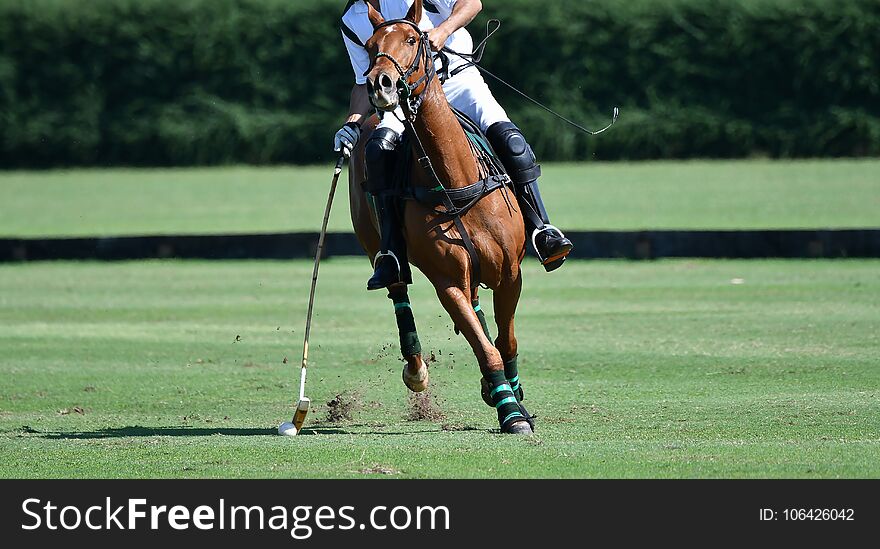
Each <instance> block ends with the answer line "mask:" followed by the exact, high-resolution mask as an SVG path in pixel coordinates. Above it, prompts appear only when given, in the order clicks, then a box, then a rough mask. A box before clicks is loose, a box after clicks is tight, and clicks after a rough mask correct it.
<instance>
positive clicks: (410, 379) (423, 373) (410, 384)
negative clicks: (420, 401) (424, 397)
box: [403, 360, 431, 393]
mask: <svg viewBox="0 0 880 549" xmlns="http://www.w3.org/2000/svg"><path fill="white" fill-rule="evenodd" d="M430 380H431V376H430V375H428V365H427V364H425V361H424V360H423V361H422V367H421V368H419V370H418V372H416V374H415V375H411V374H410V373H409V367H408V366H404V367H403V384H404V385H406V386H407V388H409V390H410V391H412V392H414V393H421V392H422V391H424V390H425V389H427V388H428V382H429V381H430Z"/></svg>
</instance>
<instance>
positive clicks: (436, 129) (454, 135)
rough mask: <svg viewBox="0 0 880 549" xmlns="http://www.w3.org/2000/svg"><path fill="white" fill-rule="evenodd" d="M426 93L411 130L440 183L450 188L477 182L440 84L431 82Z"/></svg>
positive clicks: (465, 143) (466, 144)
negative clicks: (429, 160) (416, 135)
mask: <svg viewBox="0 0 880 549" xmlns="http://www.w3.org/2000/svg"><path fill="white" fill-rule="evenodd" d="M425 93H426V94H427V95H425V100H424V102H423V103H422V105H421V107H420V108H419V114H418V116H417V117H416V120H415V122H414V123H413V127H414V128H415V131H416V133H417V134H418V136H419V140H420V141H421V142H422V146H423V147H424V149H425V154H426V155H427V156H428V158H430V159H431V163H432V164H433V166H434V172H436V174H437V177H438V178H439V179H440V183H442V184H443V186H444V187H446V188H450V189H455V188H459V187H465V186H467V185H470V184H472V183H476V182H477V181H478V180H479V168H478V167H477V162H476V160H475V159H474V155H473V154H472V152H471V147H470V143H469V141H468V138H467V136H466V135H465V133H464V130H462V128H461V124H459V122H458V118H457V117H456V116H455V113H453V112H452V109H451V108H450V107H449V103H448V102H447V101H446V95H444V94H443V89H442V88H441V87H440V83H439V82H438V81H437V80H436V79H435V80H433V81H432V82H431V84H430V87H429V89H428V90H426V91H425Z"/></svg>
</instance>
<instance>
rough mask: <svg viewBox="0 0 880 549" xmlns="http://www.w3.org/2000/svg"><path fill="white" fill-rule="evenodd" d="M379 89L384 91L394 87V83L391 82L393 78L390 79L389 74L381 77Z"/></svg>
mask: <svg viewBox="0 0 880 549" xmlns="http://www.w3.org/2000/svg"><path fill="white" fill-rule="evenodd" d="M379 87H381V88H382V89H383V90H390V89H391V88H392V87H394V82H392V81H391V78H389V77H388V75H387V74H383V75H382V76H380V77H379Z"/></svg>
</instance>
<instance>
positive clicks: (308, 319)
mask: <svg viewBox="0 0 880 549" xmlns="http://www.w3.org/2000/svg"><path fill="white" fill-rule="evenodd" d="M344 162H345V157H344V156H340V157H339V160H337V161H336V169H335V170H334V171H333V183H332V184H331V185H330V196H328V197H327V207H326V208H325V209H324V223H323V224H322V225H321V235H320V236H319V237H318V251H317V252H316V253H315V268H314V270H313V271H312V289H311V291H310V292H309V312H308V314H307V315H306V335H305V340H304V342H303V357H302V371H301V373H300V378H299V399H300V400H302V399H303V397H304V396H305V390H306V367H307V366H308V361H309V334H310V333H311V331H312V309H313V308H314V306H315V288H316V286H317V284H318V267H320V265H321V255H322V254H323V252H324V237H325V236H326V235H327V222H328V221H329V220H330V207H331V206H332V205H333V195H335V194H336V184H337V183H338V182H339V174H340V173H342V164H343V163H344Z"/></svg>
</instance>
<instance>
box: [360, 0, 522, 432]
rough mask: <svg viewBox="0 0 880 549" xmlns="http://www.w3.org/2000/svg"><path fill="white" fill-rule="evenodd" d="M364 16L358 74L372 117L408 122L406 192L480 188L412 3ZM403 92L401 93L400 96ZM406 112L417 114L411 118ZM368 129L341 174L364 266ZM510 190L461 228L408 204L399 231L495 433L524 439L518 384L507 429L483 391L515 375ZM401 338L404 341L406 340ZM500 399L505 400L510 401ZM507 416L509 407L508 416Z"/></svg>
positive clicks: (404, 333)
mask: <svg viewBox="0 0 880 549" xmlns="http://www.w3.org/2000/svg"><path fill="white" fill-rule="evenodd" d="M367 4H368V5H369V2H367ZM369 17H370V21H371V22H372V23H373V27H374V29H375V33H374V34H373V36H372V38H371V39H370V40H369V41H368V42H367V44H366V48H367V50H368V52H369V54H370V60H371V63H372V65H371V67H372V68H371V70H370V71H369V72H368V73H367V75H366V76H367V82H368V90H369V93H370V100H371V102H372V103H373V105H374V106H375V107H376V108H377V110H380V111H385V112H386V113H387V114H385V116H393V113H392V112H391V111H393V110H394V109H395V108H397V107H398V106H400V107H401V108H402V110H403V113H404V115H405V116H406V118H407V121H408V122H409V125H408V131H414V132H415V133H416V136H417V138H418V139H411V142H412V143H413V149H414V151H413V153H414V158H413V160H414V161H413V166H412V169H411V172H410V173H411V179H412V181H411V182H410V185H412V186H414V187H426V188H431V187H434V186H435V181H436V180H439V181H440V182H442V185H443V187H445V188H446V189H458V188H462V187H466V186H468V185H471V184H472V183H475V182H477V181H478V180H480V179H481V171H480V167H479V165H478V162H477V160H476V159H475V157H474V154H473V152H472V150H471V145H470V142H469V139H468V137H467V136H466V134H465V132H464V130H463V129H462V127H461V125H460V124H459V122H458V120H457V118H456V116H455V114H454V113H453V111H452V110H451V108H450V106H449V104H448V102H447V100H446V96H445V95H444V93H443V89H442V87H441V84H440V82H439V80H438V78H436V77H434V76H435V71H434V70H433V60H432V59H431V56H430V46H429V45H428V44H427V39H426V37H425V35H424V33H422V32H421V31H420V30H419V28H418V22H419V21H420V20H421V18H422V0H417V1H416V2H415V3H414V4H413V6H412V8H411V9H410V10H409V13H408V14H407V16H406V18H405V19H401V20H395V21H387V22H386V21H385V20H384V19H383V17H382V15H381V14H379V13H378V12H377V11H376V10H375V9H373V7H372V6H370V7H369ZM406 67H409V68H410V71H409V73H404V72H403V71H404V70H405V68H406ZM402 89H406V91H407V92H409V93H404V94H402V93H400V90H402ZM404 96H408V97H404ZM414 105H415V109H416V110H417V112H413V106H414ZM376 123H377V117H375V116H374V117H372V118H371V120H369V121H368V122H367V123H366V124H364V126H363V131H364V133H363V135H362V138H361V140H360V144H359V146H358V147H356V149H355V150H354V151H353V154H352V157H351V163H350V168H349V200H350V205H351V219H352V223H353V225H354V230H355V232H356V233H357V237H358V240H359V241H360V243H361V245H362V247H363V248H364V251H365V252H366V254H367V256H368V257H370V258H373V257H375V256H376V253H377V252H378V250H379V246H380V241H379V232H378V229H377V224H376V220H375V218H374V215H373V213H372V212H371V210H370V208H369V204H368V197H367V195H366V193H365V192H364V190H363V186H362V185H363V182H364V180H365V176H366V174H365V172H366V168H365V162H364V143H366V141H367V140H368V137H369V133H370V132H371V131H372V130H373V129H374V128H375V125H376ZM417 143H418V145H416V144H417ZM419 148H423V152H424V155H425V156H427V157H428V158H429V159H430V161H431V164H432V165H433V170H434V172H435V173H436V178H434V177H433V176H432V175H431V174H430V173H427V172H426V170H425V169H423V168H422V167H421V166H420V165H419V163H417V162H415V157H417V156H420V155H421V153H422V151H420V150H418V149H419ZM510 192H511V191H510V190H509V189H508V188H507V187H506V186H502V187H501V188H498V189H496V190H494V191H493V192H491V193H490V194H486V195H485V196H483V198H481V199H480V200H479V201H478V202H477V203H476V204H475V205H473V207H471V208H470V209H468V210H467V212H466V213H464V214H462V215H461V216H460V220H461V221H460V223H459V224H456V222H455V220H454V219H453V218H452V217H451V216H449V215H445V214H442V213H440V212H438V210H437V209H436V208H435V207H434V206H431V205H425V204H422V203H420V202H418V201H415V200H407V201H406V202H405V208H404V213H403V216H402V219H403V233H404V235H405V239H406V245H407V251H408V254H409V260H410V263H412V264H413V265H415V266H416V267H417V268H418V269H419V270H420V271H421V272H422V273H424V275H425V276H426V277H427V278H428V280H430V282H431V283H432V284H433V285H434V287H435V289H436V291H437V296H438V297H439V298H440V302H441V303H442V304H443V307H444V308H445V309H446V311H447V312H448V313H449V316H450V317H451V318H452V320H453V322H454V323H455V327H456V329H457V330H458V331H460V332H461V333H462V334H463V335H464V337H465V338H466V339H467V342H468V343H469V344H470V346H471V348H472V349H473V352H474V355H476V358H477V361H478V362H479V365H480V371H481V372H482V374H483V380H482V383H483V398H484V400H486V402H487V404H490V405H493V406H496V407H498V409H499V422H500V423H501V427H502V430H503V431H504V432H514V433H531V432H532V422H531V418H530V416H529V415H528V412H526V411H525V408H523V407H522V405H521V404H520V403H519V400H520V399H521V396H522V393H521V391H518V389H517V385H516V381H515V380H514V381H513V383H512V385H513V387H514V389H513V390H514V392H515V394H516V402H515V404H516V405H517V406H519V409H520V410H521V411H522V412H523V414H524V415H520V414H517V413H516V412H513V413H511V414H507V413H506V412H505V414H504V415H506V416H507V419H508V421H506V422H505V421H504V420H505V417H502V415H503V414H502V411H501V410H502V408H501V406H500V405H499V404H498V403H497V402H495V403H493V402H492V399H491V398H490V397H489V391H490V389H491V387H489V386H488V384H487V381H486V380H487V379H495V380H497V379H499V374H498V372H503V371H504V370H505V366H506V365H507V366H509V365H510V364H513V365H514V368H515V364H516V357H517V342H516V336H515V334H514V314H515V313H516V306H517V302H518V301H519V297H520V290H521V288H522V273H521V271H520V263H521V261H522V259H523V256H524V255H525V234H524V228H523V219H522V215H521V214H520V212H519V211H518V210H517V209H516V204H517V202H516V199H515V198H514V197H513V196H512V195H511V196H507V194H508V193H510ZM461 226H463V227H464V228H465V229H466V232H467V233H468V236H469V237H470V240H471V242H472V243H473V249H474V250H475V251H476V256H477V257H478V258H479V265H478V268H474V267H475V266H474V265H472V264H471V263H472V259H471V254H469V252H468V250H467V249H466V248H465V245H464V238H463V236H462V235H461V234H460V232H459V230H458V228H457V227H461ZM465 238H466V237H465ZM472 273H479V277H480V278H479V280H471V278H472ZM480 283H482V284H484V285H485V286H487V287H488V288H490V289H491V290H492V291H493V299H494V310H495V323H496V324H497V327H498V337H497V338H496V339H495V341H494V344H493V342H492V341H491V339H490V336H489V333H488V327H487V326H486V323H485V317H484V316H483V313H482V311H481V310H480V307H479V299H478V295H477V293H478V290H479V286H480ZM388 289H389V297H390V298H391V299H392V300H393V301H394V304H395V312H396V313H397V320H398V327H399V329H400V336H401V351H402V353H403V355H404V359H405V360H406V366H405V367H404V371H403V379H404V382H405V383H406V385H407V387H409V388H410V389H411V390H412V391H415V392H418V391H423V390H425V389H426V388H427V386H428V381H429V379H428V369H427V365H426V364H425V362H424V360H423V359H422V355H421V348H420V346H419V344H418V336H417V335H416V332H415V324H414V321H413V318H412V313H411V309H410V306H409V298H408V296H407V289H406V285H405V284H397V285H394V286H391V287H389V288H388ZM406 338H409V339H407V341H404V340H405V339H406ZM413 343H414V345H413ZM493 374H494V375H493ZM517 377H518V375H517ZM501 379H502V380H503V378H501ZM510 388H511V385H507V386H506V390H509V389H510ZM506 394H507V395H509V393H506ZM504 400H506V401H511V399H510V397H509V396H508V397H507V398H506V399H504ZM509 410H510V408H509V406H508V408H506V411H509ZM510 416H514V419H515V421H509V418H510Z"/></svg>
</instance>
